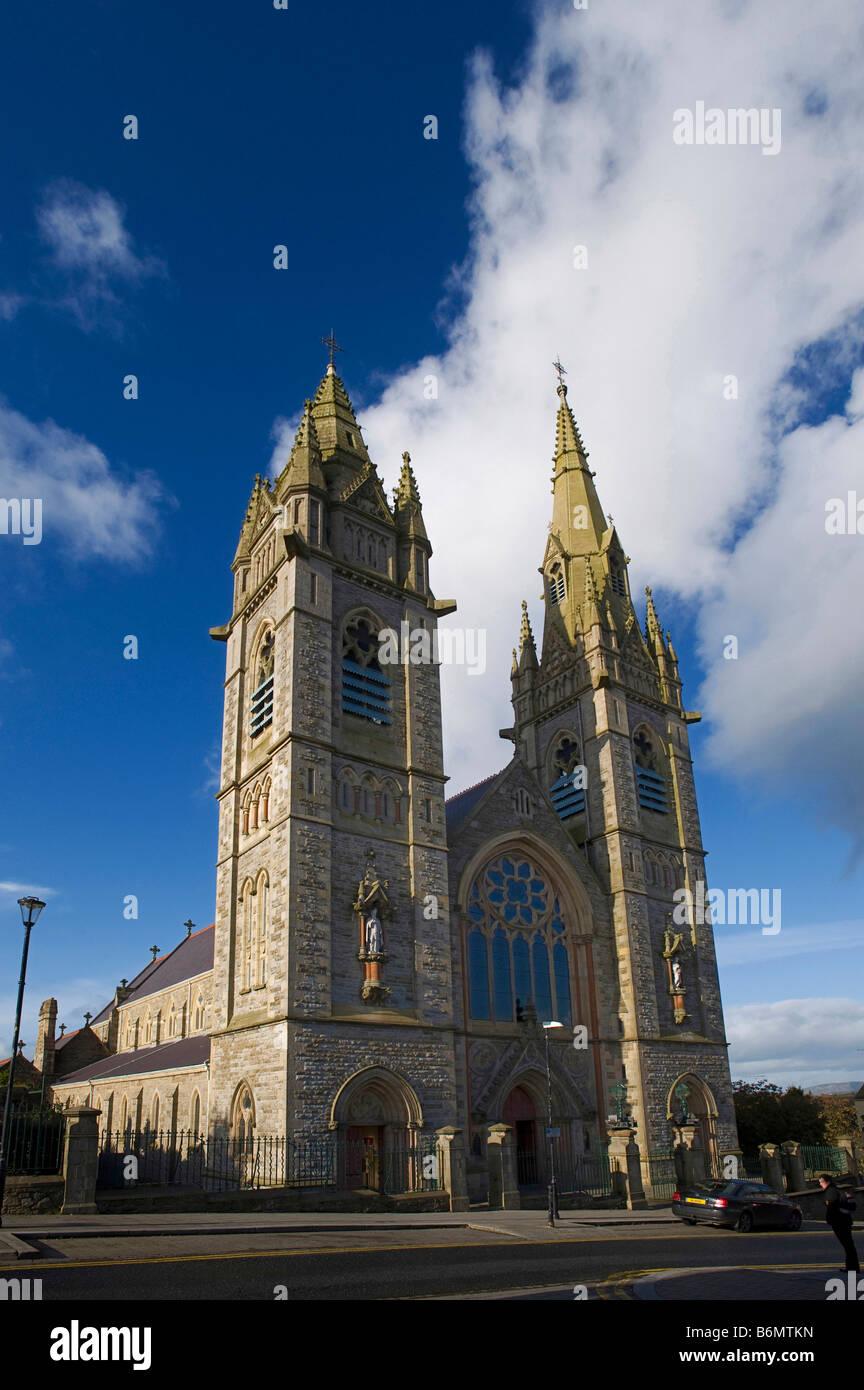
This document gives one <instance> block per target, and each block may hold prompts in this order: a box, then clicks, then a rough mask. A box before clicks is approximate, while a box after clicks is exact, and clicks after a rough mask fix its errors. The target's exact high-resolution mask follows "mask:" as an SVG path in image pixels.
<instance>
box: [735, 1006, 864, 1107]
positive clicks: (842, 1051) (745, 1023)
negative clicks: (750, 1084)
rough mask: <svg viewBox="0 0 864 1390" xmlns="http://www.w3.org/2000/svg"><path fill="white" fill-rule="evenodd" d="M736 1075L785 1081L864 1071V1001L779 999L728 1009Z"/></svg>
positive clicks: (847, 1075)
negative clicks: (862, 1040)
mask: <svg viewBox="0 0 864 1390" xmlns="http://www.w3.org/2000/svg"><path fill="white" fill-rule="evenodd" d="M726 1032H727V1036H728V1038H729V1044H730V1049H729V1065H730V1068H731V1071H732V1075H733V1077H739V1076H740V1077H743V1078H744V1079H745V1080H754V1079H757V1078H759V1077H767V1078H768V1080H769V1081H776V1082H778V1083H779V1084H781V1085H786V1086H791V1085H795V1086H811V1085H813V1084H818V1083H819V1082H830V1081H846V1080H848V1079H850V1078H852V1079H854V1078H855V1077H856V1076H857V1075H859V1074H861V1075H864V1053H861V1052H860V1050H859V1049H860V1046H861V1039H862V1037H864V1003H862V1002H861V1001H860V1000H858V999H843V998H839V999H780V1000H777V1001H776V1002H775V1003H771V1004H738V1005H736V1006H735V1007H733V1008H731V1009H727V1010H726Z"/></svg>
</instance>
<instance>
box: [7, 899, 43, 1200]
mask: <svg viewBox="0 0 864 1390" xmlns="http://www.w3.org/2000/svg"><path fill="white" fill-rule="evenodd" d="M18 906H19V907H20V909H21V920H22V922H23V923H24V950H23V951H22V953H21V976H20V978H19V980H18V1003H17V1005H16V1007H15V1031H14V1033H13V1034H12V1055H11V1057H10V1058H9V1079H8V1081H7V1083H6V1101H5V1104H4V1106H3V1127H2V1129H0V1226H2V1225H3V1197H4V1194H5V1191H6V1168H7V1166H8V1163H9V1130H10V1128H11V1125H12V1088H13V1086H14V1084H15V1058H16V1057H17V1055H18V1034H19V1033H20V1031H21V1008H22V1005H23V1003H24V981H25V979H26V977H27V954H28V952H29V950H30V930H31V928H32V927H33V926H35V924H36V920H37V918H38V916H39V913H40V912H41V911H42V909H43V907H44V906H45V904H44V903H43V902H41V901H40V899H39V898H19V899H18Z"/></svg>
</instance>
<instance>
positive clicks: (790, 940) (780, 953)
mask: <svg viewBox="0 0 864 1390" xmlns="http://www.w3.org/2000/svg"><path fill="white" fill-rule="evenodd" d="M714 944H715V946H716V949H717V964H718V965H719V966H720V969H721V970H727V969H730V968H732V967H734V966H738V965H744V966H752V965H756V964H763V965H764V964H768V963H769V962H773V961H777V960H780V959H782V958H784V957H789V956H809V955H818V956H820V957H821V956H824V955H825V954H826V952H828V951H846V952H850V953H852V959H853V960H854V961H855V962H856V963H857V962H858V961H864V951H862V948H864V921H862V920H860V919H858V920H854V921H849V922H818V923H814V924H812V925H807V926H800V927H783V928H782V930H781V931H779V932H778V933H777V935H776V936H763V934H762V931H761V929H760V928H759V927H745V928H743V929H738V928H735V927H723V926H717V927H715V928H714Z"/></svg>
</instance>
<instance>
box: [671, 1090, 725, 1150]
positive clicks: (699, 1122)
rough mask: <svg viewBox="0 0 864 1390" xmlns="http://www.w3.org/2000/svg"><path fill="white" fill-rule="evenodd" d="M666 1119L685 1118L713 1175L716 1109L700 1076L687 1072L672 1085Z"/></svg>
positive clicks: (709, 1091) (715, 1145)
mask: <svg viewBox="0 0 864 1390" xmlns="http://www.w3.org/2000/svg"><path fill="white" fill-rule="evenodd" d="M668 1106H669V1118H670V1119H681V1118H684V1117H686V1120H687V1122H688V1123H690V1124H694V1125H695V1126H696V1133H697V1135H698V1139H699V1145H700V1147H701V1149H702V1152H703V1153H704V1155H705V1166H706V1169H707V1171H708V1172H709V1173H716V1172H717V1167H718V1164H719V1157H718V1150H717V1105H716V1102H715V1100H714V1096H713V1094H712V1091H711V1088H710V1086H709V1085H708V1084H707V1082H705V1081H703V1080H702V1078H701V1076H695V1075H694V1074H693V1072H687V1073H686V1075H684V1076H681V1077H679V1078H678V1080H677V1081H676V1082H675V1084H674V1086H673V1087H672V1089H671V1090H670V1092H669V1102H668Z"/></svg>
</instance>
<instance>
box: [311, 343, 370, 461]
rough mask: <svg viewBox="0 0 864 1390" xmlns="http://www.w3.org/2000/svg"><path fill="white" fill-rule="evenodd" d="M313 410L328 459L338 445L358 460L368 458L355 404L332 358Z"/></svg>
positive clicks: (319, 437) (316, 396) (340, 449)
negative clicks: (352, 402) (337, 372)
mask: <svg viewBox="0 0 864 1390" xmlns="http://www.w3.org/2000/svg"><path fill="white" fill-rule="evenodd" d="M312 414H313V416H314V418H315V424H316V427H317V430H318V439H319V442H320V446H321V452H322V455H323V457H324V458H325V460H326V459H328V458H329V457H330V455H331V454H333V453H335V451H336V450H337V449H338V450H339V451H340V453H342V454H348V455H353V456H354V457H355V458H356V459H357V460H358V462H360V461H362V462H363V463H368V462H369V455H368V453H367V452H366V445H365V444H364V443H363V437H362V435H361V433H360V426H359V425H358V424H357V417H356V416H355V414H354V407H353V406H352V404H351V402H350V400H349V399H348V392H347V391H346V390H345V386H344V384H343V382H342V380H341V379H340V377H338V376H337V374H336V368H335V367H334V366H333V363H332V362H331V363H329V365H328V367H327V370H326V372H325V373H324V376H323V377H322V378H321V383H320V385H319V387H318V390H317V391H316V392H315V399H314V400H313V402H312Z"/></svg>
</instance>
